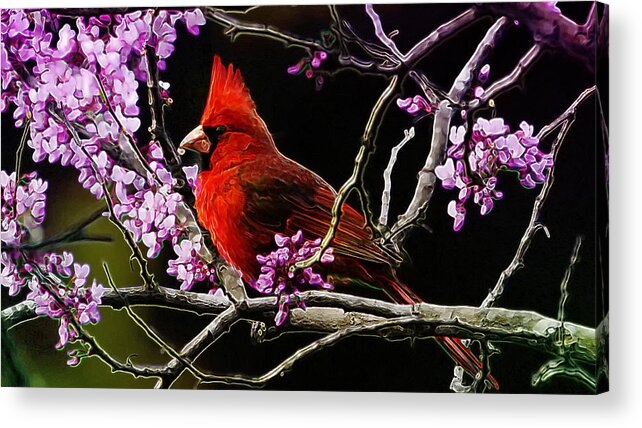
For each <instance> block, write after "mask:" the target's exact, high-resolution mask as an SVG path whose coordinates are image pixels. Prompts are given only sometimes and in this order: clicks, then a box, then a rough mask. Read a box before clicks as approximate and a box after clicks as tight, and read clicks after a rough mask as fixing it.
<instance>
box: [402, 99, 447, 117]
mask: <svg viewBox="0 0 642 428" xmlns="http://www.w3.org/2000/svg"><path fill="white" fill-rule="evenodd" d="M397 107H399V108H400V109H402V110H405V111H406V112H408V113H410V114H412V115H417V114H419V113H421V112H425V113H428V114H430V113H432V112H433V111H435V110H437V108H438V105H437V104H430V103H429V102H428V101H426V99H425V98H424V97H422V96H421V95H415V96H414V97H412V98H405V99H401V98H398V99H397Z"/></svg>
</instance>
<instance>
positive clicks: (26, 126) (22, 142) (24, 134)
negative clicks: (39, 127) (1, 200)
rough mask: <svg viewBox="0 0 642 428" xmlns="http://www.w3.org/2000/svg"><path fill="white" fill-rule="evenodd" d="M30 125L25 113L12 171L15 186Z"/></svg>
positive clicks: (29, 119) (28, 114) (29, 118)
mask: <svg viewBox="0 0 642 428" xmlns="http://www.w3.org/2000/svg"><path fill="white" fill-rule="evenodd" d="M30 124H31V113H30V112H29V111H27V117H26V119H25V123H24V125H23V127H24V129H23V130H22V137H20V143H19V144H18V150H17V151H16V166H15V168H14V171H15V172H16V184H17V183H18V182H19V181H20V166H21V165H22V153H23V152H24V150H25V144H26V143H27V137H28V135H29V130H30V129H29V125H30ZM14 199H16V198H14ZM14 211H15V207H14Z"/></svg>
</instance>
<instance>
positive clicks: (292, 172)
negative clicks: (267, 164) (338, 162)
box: [244, 162, 390, 264]
mask: <svg viewBox="0 0 642 428" xmlns="http://www.w3.org/2000/svg"><path fill="white" fill-rule="evenodd" d="M270 169H271V171H270V172H271V174H269V175H268V176H267V177H266V176H262V177H261V178H259V179H258V180H253V182H252V184H247V185H246V188H245V194H246V208H245V210H244V212H245V215H246V221H247V222H248V224H249V225H250V226H252V227H253V228H255V229H258V228H263V229H266V228H267V229H268V230H269V232H270V233H271V234H272V236H273V235H274V233H287V234H290V235H292V234H294V233H296V232H297V231H298V230H303V232H304V236H305V237H306V239H316V238H323V237H324V236H325V235H326V233H327V231H328V229H329V228H330V222H331V220H332V206H333V204H334V199H335V192H334V190H333V189H332V187H331V186H330V185H329V184H328V183H326V182H325V181H323V179H321V178H320V177H319V176H317V175H316V174H314V173H313V172H311V171H310V170H308V169H305V168H304V167H302V166H300V165H298V164H296V163H294V162H292V164H290V163H289V162H288V163H286V165H285V166H284V165H279V167H277V166H274V168H270ZM331 247H332V248H333V249H334V252H335V253H336V254H342V255H345V256H350V257H354V258H358V259H362V260H368V261H371V262H375V263H386V264H388V263H390V258H389V257H388V256H387V255H386V254H385V252H384V251H383V250H382V249H381V248H379V247H378V246H377V245H376V244H375V243H374V242H373V241H372V238H371V234H370V231H369V230H368V229H364V218H363V216H362V215H361V214H360V213H359V212H357V211H356V210H355V209H353V208H352V207H350V206H349V205H347V204H344V205H343V214H342V216H341V221H340V222H339V228H338V231H337V234H336V235H335V238H334V239H333V241H332V243H331Z"/></svg>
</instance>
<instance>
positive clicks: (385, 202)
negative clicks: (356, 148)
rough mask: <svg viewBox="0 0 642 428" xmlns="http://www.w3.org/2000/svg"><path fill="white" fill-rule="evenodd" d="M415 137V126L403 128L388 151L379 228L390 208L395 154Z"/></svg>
mask: <svg viewBox="0 0 642 428" xmlns="http://www.w3.org/2000/svg"><path fill="white" fill-rule="evenodd" d="M414 137H415V128H414V126H413V127H412V128H410V129H409V130H404V137H403V140H401V142H400V143H399V144H397V145H396V146H394V147H393V148H392V151H391V152H390V160H389V161H388V166H386V169H385V170H384V171H383V182H384V185H383V193H382V194H381V214H380V215H379V228H380V229H383V228H385V227H386V226H387V225H388V210H389V209H390V190H391V188H392V177H391V176H392V170H393V169H394V167H395V163H396V162H397V154H398V153H399V151H400V150H401V149H403V146H405V145H406V143H407V142H408V141H410V140H412V139H413V138H414Z"/></svg>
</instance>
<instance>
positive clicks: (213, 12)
mask: <svg viewBox="0 0 642 428" xmlns="http://www.w3.org/2000/svg"><path fill="white" fill-rule="evenodd" d="M201 10H203V12H204V14H205V16H206V18H207V19H208V20H210V21H214V22H217V23H219V24H222V25H224V26H225V27H226V28H227V30H226V32H225V34H226V35H228V36H230V38H231V39H232V40H234V38H235V37H236V36H237V35H240V34H255V35H256V34H258V35H261V36H263V37H268V38H271V39H274V40H278V41H281V42H284V43H286V44H288V45H290V46H300V47H304V48H308V49H317V50H325V51H327V48H326V47H325V46H323V44H321V43H320V42H318V41H316V40H313V39H307V38H303V37H299V36H296V35H294V34H290V33H288V32H285V31H282V30H279V29H278V28H276V27H274V26H271V25H264V24H257V23H254V22H249V21H243V20H240V19H237V18H234V17H232V16H231V15H230V14H228V13H226V12H224V11H223V10H221V9H218V8H214V7H203V8H201Z"/></svg>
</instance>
